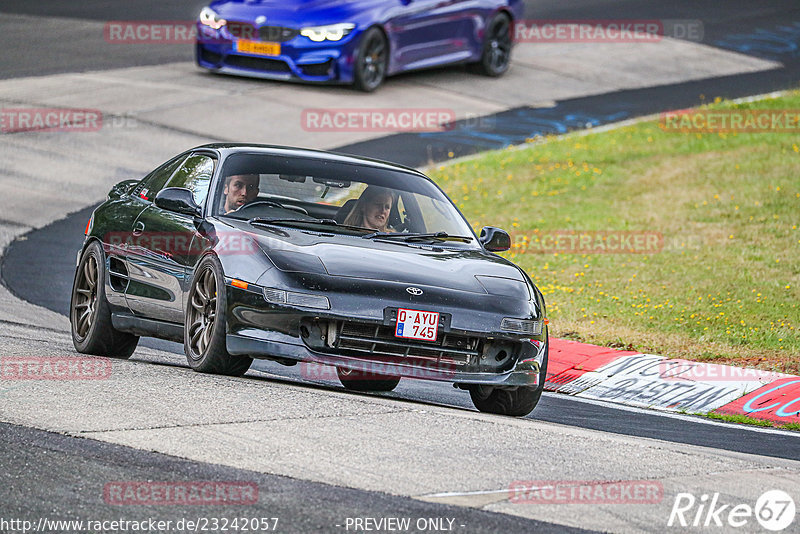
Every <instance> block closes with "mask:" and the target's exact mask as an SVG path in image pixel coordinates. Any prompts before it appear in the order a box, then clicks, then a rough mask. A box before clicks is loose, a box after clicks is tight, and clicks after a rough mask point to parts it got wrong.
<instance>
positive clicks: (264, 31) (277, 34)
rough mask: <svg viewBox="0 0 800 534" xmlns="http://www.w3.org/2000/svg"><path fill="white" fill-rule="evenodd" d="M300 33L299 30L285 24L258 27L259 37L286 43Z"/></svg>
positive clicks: (263, 39) (264, 39)
mask: <svg viewBox="0 0 800 534" xmlns="http://www.w3.org/2000/svg"><path fill="white" fill-rule="evenodd" d="M299 34H300V31H299V30H295V29H293V28H286V27H283V26H261V27H260V28H259V29H258V38H259V39H261V40H262V41H271V42H273V43H285V42H286V41H291V40H292V39H294V38H295V37H297V36H298V35H299Z"/></svg>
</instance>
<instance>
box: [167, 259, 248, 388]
mask: <svg viewBox="0 0 800 534" xmlns="http://www.w3.org/2000/svg"><path fill="white" fill-rule="evenodd" d="M226 319H227V297H226V291H225V278H224V276H223V274H222V264H220V262H219V260H218V259H217V257H216V256H213V255H212V256H206V257H205V258H204V259H203V260H202V261H201V262H200V264H199V265H198V266H197V269H195V272H194V276H193V277H192V284H191V289H190V291H189V298H188V301H187V303H186V313H185V320H184V326H183V349H184V352H185V353H186V361H188V362H189V366H190V367H191V368H192V369H194V370H195V371H198V372H200V373H213V374H218V375H227V376H242V375H244V374H245V373H246V372H247V370H248V369H250V364H252V363H253V359H252V358H247V357H245V356H233V355H231V354H229V353H228V349H227V347H226V345H225V334H226V332H225V331H226V326H227V320H226Z"/></svg>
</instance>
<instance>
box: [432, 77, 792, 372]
mask: <svg viewBox="0 0 800 534" xmlns="http://www.w3.org/2000/svg"><path fill="white" fill-rule="evenodd" d="M711 107H713V108H733V107H736V108H751V109H765V108H774V109H800V92H793V93H790V94H787V95H785V96H784V97H781V98H776V99H770V100H764V101H759V102H753V103H748V104H739V105H734V104H731V103H726V102H717V103H715V104H713V105H712V106H711ZM431 176H432V177H433V178H434V179H435V180H436V181H437V182H438V183H439V184H441V185H442V186H443V187H444V188H445V189H446V191H447V192H448V194H449V195H450V196H451V198H453V200H454V201H456V203H457V204H458V205H459V207H460V208H461V209H462V210H463V212H464V213H465V215H466V216H467V218H468V219H469V220H470V221H471V222H472V223H473V226H474V227H475V228H478V229H479V228H480V227H481V226H484V225H493V226H499V227H502V228H505V229H507V230H509V231H510V232H511V234H512V239H513V240H514V243H515V248H513V249H512V250H511V251H509V252H508V253H506V254H505V256H506V257H508V258H509V259H511V260H512V261H514V262H516V263H517V264H519V265H520V266H522V267H523V268H524V269H525V270H526V271H527V272H528V273H529V274H530V275H531V277H532V278H533V279H534V281H535V282H536V283H537V285H538V286H539V288H540V289H541V290H542V291H543V293H544V294H545V298H546V300H547V304H548V315H549V317H550V320H551V334H552V335H555V336H560V337H569V338H572V339H578V340H583V341H587V342H592V343H597V344H601V345H607V346H615V347H626V348H631V349H636V350H642V351H646V352H654V353H656V354H662V355H665V356H673V357H684V358H690V359H694V360H705V361H715V362H720V363H722V362H730V363H735V364H740V365H747V366H757V367H760V368H766V369H771V370H780V371H785V372H793V373H798V372H800V335H798V328H800V304H798V303H799V302H800V229H799V228H800V133H798V134H781V133H759V134H738V135H733V134H686V133H680V132H675V131H664V130H663V129H662V128H660V127H659V124H658V121H652V122H643V123H638V124H636V125H632V126H626V127H621V128H618V129H614V130H611V131H606V132H595V133H590V134H588V135H570V136H566V137H558V138H556V137H553V138H548V139H545V140H542V142H534V143H531V144H530V145H528V146H526V147H524V148H523V149H521V150H520V149H514V150H503V151H497V152H492V153H489V154H486V155H484V156H481V157H478V158H475V159H471V160H466V161H461V162H455V163H453V164H452V165H445V166H441V167H438V168H436V169H434V170H433V171H432V172H431ZM569 230H575V231H601V232H617V231H635V232H650V233H656V234H660V235H662V236H663V248H662V249H661V250H660V251H657V252H655V253H652V254H581V253H546V254H542V253H533V252H532V250H534V248H535V246H536V243H537V241H536V239H537V237H541V236H545V235H552V233H553V232H560V231H569ZM526 237H527V238H528V239H529V240H528V241H524V239H525V238H526Z"/></svg>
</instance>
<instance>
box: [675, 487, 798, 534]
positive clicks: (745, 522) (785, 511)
mask: <svg viewBox="0 0 800 534" xmlns="http://www.w3.org/2000/svg"><path fill="white" fill-rule="evenodd" d="M795 511H796V510H795V504H794V499H792V497H791V496H790V495H789V494H788V493H786V492H785V491H782V490H769V491H767V492H765V493H764V494H762V495H761V496H760V497H759V498H758V500H756V504H755V506H750V505H749V504H745V503H741V504H737V505H731V504H722V502H720V496H719V493H714V495H711V496H709V495H706V494H704V495H701V496H700V498H699V499H698V498H696V497H695V496H694V495H692V494H691V493H678V494H677V495H676V496H675V502H674V503H673V505H672V511H671V512H670V514H669V520H668V521H667V526H668V527H684V528H687V527H688V528H690V529H713V528H715V527H717V528H722V529H724V530H725V531H726V532H727V531H730V529H732V528H733V529H736V528H742V527H745V528H746V529H747V531H748V532H752V531H753V528H754V527H755V525H754V524H753V519H754V518H755V520H756V521H758V523H759V524H760V525H761V527H762V528H764V529H766V530H769V531H772V532H779V531H782V530H785V529H786V528H787V527H789V525H791V524H792V523H793V522H794V517H795ZM756 528H757V527H756Z"/></svg>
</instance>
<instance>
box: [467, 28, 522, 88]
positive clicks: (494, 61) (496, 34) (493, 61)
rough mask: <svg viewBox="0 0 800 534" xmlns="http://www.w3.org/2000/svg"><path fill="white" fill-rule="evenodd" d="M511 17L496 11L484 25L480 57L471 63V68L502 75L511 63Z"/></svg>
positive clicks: (491, 74)
mask: <svg viewBox="0 0 800 534" xmlns="http://www.w3.org/2000/svg"><path fill="white" fill-rule="evenodd" d="M512 44H513V40H512V38H511V18H510V17H509V16H508V15H506V14H505V13H498V14H497V15H495V16H494V17H492V18H491V20H490V21H489V23H488V24H487V25H486V38H485V39H484V41H483V52H482V53H481V59H480V61H478V62H477V63H473V64H472V65H471V66H472V70H474V71H475V72H476V73H478V74H483V75H484V76H491V77H493V78H496V77H498V76H502V75H503V74H505V73H506V71H507V70H508V67H509V66H510V65H511V47H512Z"/></svg>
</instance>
